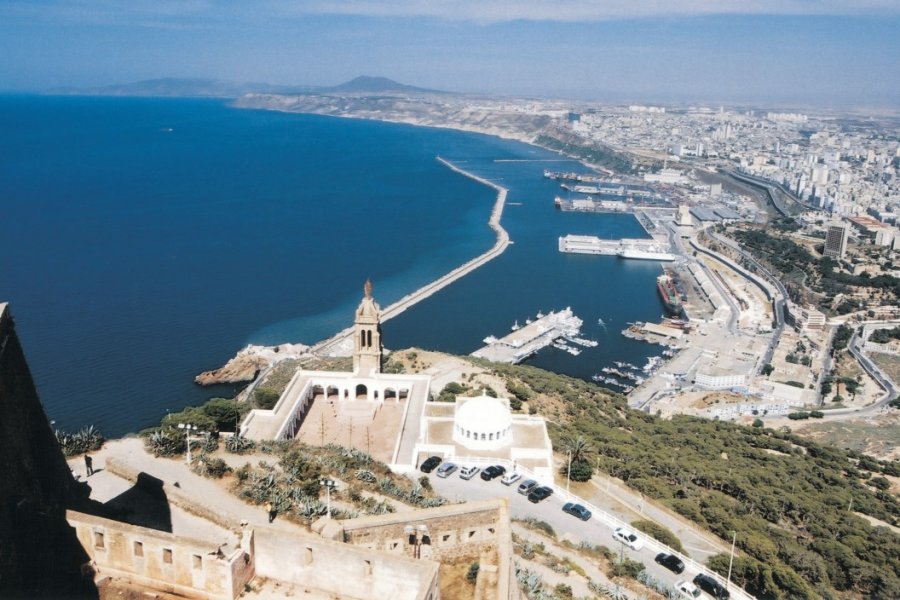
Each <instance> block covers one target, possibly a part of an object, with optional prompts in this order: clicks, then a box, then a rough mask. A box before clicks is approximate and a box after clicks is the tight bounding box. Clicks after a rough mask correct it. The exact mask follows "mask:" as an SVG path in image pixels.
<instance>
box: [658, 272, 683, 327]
mask: <svg viewBox="0 0 900 600" xmlns="http://www.w3.org/2000/svg"><path fill="white" fill-rule="evenodd" d="M656 289H657V290H659V295H660V297H661V298H662V301H663V304H664V305H665V307H666V311H667V312H669V313H670V314H672V315H676V316H677V315H680V314H681V299H680V298H679V296H678V289H677V287H676V286H675V279H674V278H673V277H672V275H671V273H670V272H669V271H666V272H664V273H663V274H662V275H660V276H659V277H657V278H656Z"/></svg>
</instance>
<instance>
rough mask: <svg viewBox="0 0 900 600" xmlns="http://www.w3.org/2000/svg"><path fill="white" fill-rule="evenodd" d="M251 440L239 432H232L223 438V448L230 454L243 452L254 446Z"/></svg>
mask: <svg viewBox="0 0 900 600" xmlns="http://www.w3.org/2000/svg"><path fill="white" fill-rule="evenodd" d="M254 446H255V444H254V443H253V440H248V439H247V438H245V437H243V436H242V435H240V434H239V433H236V434H234V435H233V436H231V437H229V438H228V439H226V440H225V449H226V450H228V451H229V452H231V453H232V454H243V453H244V452H247V451H249V450H252V449H253V448H254Z"/></svg>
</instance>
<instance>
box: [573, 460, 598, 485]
mask: <svg viewBox="0 0 900 600" xmlns="http://www.w3.org/2000/svg"><path fill="white" fill-rule="evenodd" d="M569 475H570V477H569V478H570V479H571V480H572V481H589V480H590V479H591V477H592V476H593V475H594V466H593V465H592V464H591V463H590V462H588V461H586V460H573V461H572V469H571V471H570V473H569Z"/></svg>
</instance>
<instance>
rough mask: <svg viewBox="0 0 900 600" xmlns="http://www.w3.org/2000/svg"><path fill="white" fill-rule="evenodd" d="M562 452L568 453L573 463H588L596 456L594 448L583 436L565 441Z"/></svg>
mask: <svg viewBox="0 0 900 600" xmlns="http://www.w3.org/2000/svg"><path fill="white" fill-rule="evenodd" d="M561 450H562V451H563V452H565V453H566V455H567V456H568V457H569V458H570V459H571V461H572V462H573V463H574V462H583V461H588V460H590V459H591V458H593V457H594V454H595V450H594V447H593V446H592V445H591V443H590V442H589V441H587V439H585V438H584V437H583V436H581V435H577V436H575V437H570V438H566V439H565V440H563V443H562V448H561Z"/></svg>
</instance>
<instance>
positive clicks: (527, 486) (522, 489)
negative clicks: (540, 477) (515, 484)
mask: <svg viewBox="0 0 900 600" xmlns="http://www.w3.org/2000/svg"><path fill="white" fill-rule="evenodd" d="M537 486H538V482H537V481H535V480H534V479H526V480H525V481H523V482H522V483H520V484H519V490H518V491H519V493H520V494H522V495H523V496H527V495H528V492H530V491H531V490H533V489H534V488H536V487H537Z"/></svg>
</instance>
